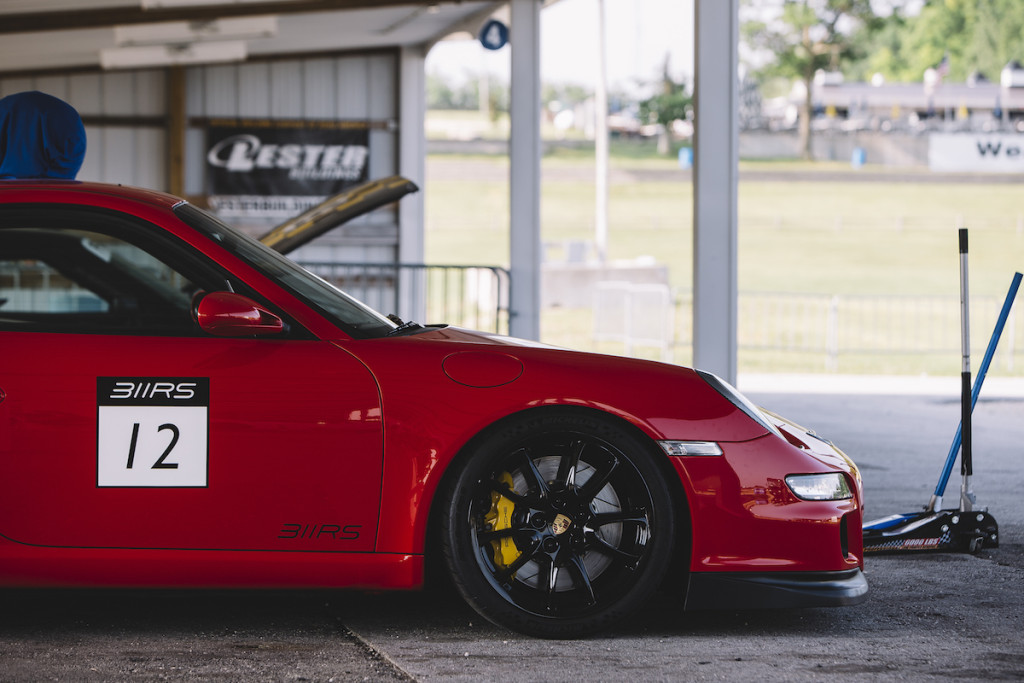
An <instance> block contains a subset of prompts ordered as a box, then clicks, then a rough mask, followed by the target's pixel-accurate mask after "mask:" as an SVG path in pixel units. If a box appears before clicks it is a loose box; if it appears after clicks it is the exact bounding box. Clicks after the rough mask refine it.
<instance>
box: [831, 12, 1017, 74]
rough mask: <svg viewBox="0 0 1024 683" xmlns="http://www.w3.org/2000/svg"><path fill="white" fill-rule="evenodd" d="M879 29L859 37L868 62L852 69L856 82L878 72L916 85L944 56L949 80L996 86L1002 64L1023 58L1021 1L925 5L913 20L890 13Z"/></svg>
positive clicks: (912, 17) (910, 17)
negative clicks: (974, 77) (978, 79)
mask: <svg viewBox="0 0 1024 683" xmlns="http://www.w3.org/2000/svg"><path fill="white" fill-rule="evenodd" d="M879 24H880V25H881V28H880V30H877V31H875V32H873V33H868V32H862V34H860V39H861V40H862V42H863V44H864V46H865V48H866V49H865V53H866V54H867V57H865V59H864V60H863V61H861V62H860V63H858V64H856V65H854V66H853V67H852V69H851V73H852V74H853V75H854V76H855V77H856V78H857V79H859V80H867V79H868V78H870V77H871V75H872V74H874V73H880V74H882V75H883V76H885V78H886V79H887V80H890V81H896V82H920V81H921V79H922V78H923V76H924V72H925V71H926V70H927V69H929V68H932V67H935V66H936V65H937V64H939V63H940V62H942V61H943V60H944V59H946V57H947V56H948V61H947V62H946V64H947V66H948V72H947V73H946V78H947V79H948V80H952V81H964V80H966V79H967V77H968V76H970V75H971V74H973V73H981V74H984V75H985V77H986V78H988V79H989V80H992V81H995V80H998V78H999V73H1000V71H1002V68H1003V67H1004V66H1005V65H1006V63H1007V62H1009V61H1010V60H1012V59H1021V58H1022V57H1024V12H1022V11H1021V3H1020V0H930V1H929V2H927V3H926V4H925V5H924V6H923V7H922V8H921V11H920V12H919V13H917V14H916V15H914V16H904V15H903V14H901V13H900V12H894V13H893V14H892V15H890V16H888V17H886V18H884V19H883V20H880V22H879Z"/></svg>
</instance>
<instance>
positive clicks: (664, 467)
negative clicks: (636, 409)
mask: <svg viewBox="0 0 1024 683" xmlns="http://www.w3.org/2000/svg"><path fill="white" fill-rule="evenodd" d="M556 413H560V414H565V415H571V414H576V415H588V416H591V417H595V418H597V419H601V420H605V421H608V422H611V423H614V424H615V425H616V426H618V427H620V428H622V429H624V430H625V431H627V432H629V433H630V434H631V435H632V436H633V437H635V438H636V439H637V441H639V442H640V443H642V444H643V445H644V446H645V447H646V448H647V449H648V450H649V451H650V453H651V454H652V455H653V456H654V457H653V458H652V459H653V460H654V462H655V463H656V464H657V466H658V469H659V471H660V472H661V475H662V477H663V478H664V480H665V481H666V483H667V486H668V487H669V491H670V493H671V496H672V503H673V510H672V511H673V515H674V518H675V521H676V543H675V553H674V556H673V559H672V566H671V568H670V570H669V573H668V582H671V581H672V577H673V576H680V572H684V574H683V575H684V576H685V572H687V571H688V568H689V566H690V555H691V551H692V546H693V532H692V528H693V527H692V519H691V514H690V506H689V503H688V498H687V495H686V491H685V489H684V487H683V484H682V482H681V481H680V480H679V476H678V475H677V474H676V471H675V469H674V468H673V467H672V464H671V462H669V459H668V457H669V456H667V455H666V454H665V453H664V451H662V450H661V448H660V447H659V446H658V444H657V443H656V442H655V441H654V439H653V438H651V436H650V435H649V434H647V433H646V432H644V430H642V429H640V428H639V427H638V426H637V425H636V424H634V423H633V422H630V421H629V420H627V419H625V418H623V417H622V416H620V415H616V414H614V413H610V412H607V411H604V410H600V409H598V408H592V407H589V406H576V405H565V404H558V405H546V406H537V407H532V408H527V409H525V410H521V411H519V412H515V413H512V414H510V415H506V416H504V417H502V418H500V419H498V420H496V421H494V422H492V423H491V424H489V425H487V426H486V427H484V428H483V429H481V430H480V431H479V432H477V433H476V434H475V435H473V436H472V437H471V438H470V439H469V440H468V441H466V443H465V444H463V445H462V447H461V448H460V449H459V450H458V452H457V453H456V454H455V456H454V457H453V458H452V459H451V461H450V462H449V463H448V465H447V466H446V467H445V471H444V472H443V473H442V474H441V477H440V479H439V480H438V483H437V486H436V488H435V489H434V496H433V497H432V499H431V501H430V509H429V512H428V517H427V523H426V538H425V542H424V551H423V552H424V568H425V572H426V581H427V584H428V585H438V584H445V583H447V581H446V578H445V577H446V576H447V575H446V573H445V571H444V566H443V565H444V563H443V558H442V557H441V553H440V552H439V546H440V538H439V534H440V532H441V529H440V522H439V519H440V517H441V508H442V507H443V505H444V501H443V500H442V498H443V495H442V492H443V491H445V490H446V488H447V485H448V483H449V482H450V480H451V479H452V478H454V477H457V476H458V475H459V472H460V470H461V468H462V467H463V464H464V463H465V462H466V460H467V459H468V458H469V457H470V454H471V453H472V452H473V451H474V449H475V448H476V446H477V445H478V444H479V443H481V442H482V441H484V440H486V439H487V438H488V437H490V436H491V435H492V434H494V433H495V432H497V431H500V430H501V429H504V428H506V427H508V426H509V425H511V424H513V423H515V422H517V421H527V420H530V419H533V418H536V417H540V416H541V415H544V416H547V415H551V414H556ZM685 583H686V582H685V581H681V582H680V587H685Z"/></svg>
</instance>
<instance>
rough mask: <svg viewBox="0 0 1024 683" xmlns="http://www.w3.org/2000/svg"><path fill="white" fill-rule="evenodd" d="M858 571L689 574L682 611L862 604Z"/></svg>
mask: <svg viewBox="0 0 1024 683" xmlns="http://www.w3.org/2000/svg"><path fill="white" fill-rule="evenodd" d="M867 595H868V582H867V579H866V578H864V572H862V571H861V570H860V569H847V570H842V571H829V572H690V579H689V583H688V586H687V590H686V601H685V603H684V605H683V609H684V610H686V611H690V610H701V609H765V608H773V607H774V608H792V607H841V606H844V605H856V604H859V603H861V602H864V601H865V600H866V599H867Z"/></svg>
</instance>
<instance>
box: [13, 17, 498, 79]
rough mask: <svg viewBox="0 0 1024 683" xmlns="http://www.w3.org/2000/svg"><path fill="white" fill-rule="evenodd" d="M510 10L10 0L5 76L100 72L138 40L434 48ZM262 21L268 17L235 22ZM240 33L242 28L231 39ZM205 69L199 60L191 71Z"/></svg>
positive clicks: (172, 47) (253, 48) (263, 52)
mask: <svg viewBox="0 0 1024 683" xmlns="http://www.w3.org/2000/svg"><path fill="white" fill-rule="evenodd" d="M504 5H505V3H504V2H495V1H493V0H459V1H455V2H452V1H447V2H444V1H440V2H439V1H432V2H423V1H421V2H410V1H409V0H403V1H398V0H233V1H232V0H4V2H0V35H2V40H0V76H10V75H13V74H15V73H19V72H39V71H51V70H52V71H55V72H56V71H68V70H77V69H89V68H98V67H100V66H101V54H102V53H103V51H104V50H111V49H114V48H118V47H122V48H124V47H132V46H133V45H131V44H130V43H133V42H134V44H135V46H139V45H149V46H160V48H159V49H166V50H167V51H168V53H169V54H173V53H174V52H175V51H177V54H182V55H184V54H185V53H186V52H187V51H188V50H189V49H191V48H193V47H194V46H196V45H200V46H201V47H203V48H204V49H206V48H209V45H210V44H211V43H217V44H224V43H228V42H231V43H233V44H235V47H236V48H237V47H238V44H239V43H240V44H241V45H243V47H242V48H241V49H242V50H243V52H244V54H245V55H247V56H251V57H263V56H271V55H296V54H304V53H305V54H308V53H314V52H335V51H339V50H365V49H373V48H384V47H395V46H412V45H427V46H429V45H431V44H433V43H435V42H437V41H439V40H441V39H443V38H445V37H446V36H449V35H451V34H453V33H458V32H460V31H469V32H475V31H476V30H477V29H478V28H479V26H480V25H481V24H482V23H483V21H485V20H486V18H487V17H489V16H490V15H491V14H493V13H494V12H496V11H498V10H499V9H501V8H502V7H503V6H504ZM259 17H266V18H267V19H266V20H264V21H263V22H252V21H248V22H242V21H239V20H242V19H248V20H252V19H253V18H259ZM254 23H256V24H259V25H260V26H261V28H262V30H261V31H260V32H259V33H257V34H255V35H246V34H245V33H244V26H246V25H253V24H254ZM239 26H242V27H243V30H242V31H241V32H239V33H238V34H237V35H235V33H234V32H235V31H236V29H237V28H238V27H239ZM128 27H131V28H128ZM267 27H272V30H268V29H267ZM140 32H141V34H142V36H143V37H141V38H140V37H139V34H140ZM268 34H269V35H268ZM126 36H128V37H127V38H126ZM209 49H210V50H213V51H215V50H214V48H209ZM225 54H226V53H225ZM235 58H236V59H237V57H235ZM200 62H201V55H200V56H199V58H198V59H197V61H191V62H187V63H200ZM169 63H173V62H169Z"/></svg>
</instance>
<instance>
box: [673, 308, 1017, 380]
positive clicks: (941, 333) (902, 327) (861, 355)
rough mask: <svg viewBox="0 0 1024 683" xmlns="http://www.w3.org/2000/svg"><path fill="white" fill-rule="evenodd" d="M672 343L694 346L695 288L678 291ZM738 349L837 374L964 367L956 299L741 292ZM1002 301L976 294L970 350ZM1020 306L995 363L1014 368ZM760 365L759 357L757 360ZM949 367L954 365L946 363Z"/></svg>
mask: <svg viewBox="0 0 1024 683" xmlns="http://www.w3.org/2000/svg"><path fill="white" fill-rule="evenodd" d="M675 303H676V316H677V319H682V320H683V321H684V326H682V327H677V328H676V334H677V336H676V339H675V340H674V344H675V345H676V346H677V347H678V346H689V345H690V344H691V343H692V342H691V340H692V334H691V330H690V325H691V320H692V310H693V300H692V295H691V294H690V293H689V292H683V293H679V294H677V296H676V302H675ZM738 303H739V306H738V315H739V321H738V327H739V330H738V338H739V339H738V348H739V352H740V354H741V359H742V357H743V356H744V355H745V356H747V357H748V358H750V359H756V358H758V357H760V358H761V361H760V362H761V363H768V364H771V363H773V362H775V363H778V362H780V359H783V360H782V363H783V364H786V361H785V360H784V359H785V358H786V357H787V356H788V357H790V359H794V358H797V357H802V363H803V365H804V369H807V370H817V371H821V370H824V371H827V372H836V371H840V370H846V371H854V372H863V371H873V372H878V373H886V372H900V371H901V370H902V371H905V372H907V371H913V372H928V371H934V370H937V369H938V368H946V366H949V367H952V368H953V369H954V370H955V371H958V370H959V359H960V300H959V298H958V297H955V296H952V297H922V296H860V295H813V294H781V293H749V292H748V293H741V294H740V297H739V302H738ZM1002 305H1003V299H1002V298H1000V297H983V296H972V297H971V319H970V324H971V347H972V355H975V356H976V358H978V359H980V357H981V354H982V353H983V352H984V350H985V348H986V347H987V345H988V341H989V337H990V335H991V334H992V330H993V328H994V327H995V323H996V320H997V318H998V317H999V312H1000V310H1001V308H1002ZM1018 318H1019V316H1017V315H1016V309H1015V308H1014V309H1013V310H1011V312H1010V317H1009V319H1008V320H1007V323H1006V328H1005V330H1004V332H1003V336H1002V339H1001V340H1000V344H999V348H998V354H997V356H996V359H997V360H996V364H997V366H998V367H999V368H1001V369H1003V370H1005V371H1007V372H1010V373H1012V372H1014V371H1015V369H1016V367H1015V365H1016V364H1015V360H1016V356H1017V355H1019V354H1020V353H1022V351H1024V349H1021V348H1018V344H1019V343H1020V342H1021V340H1024V334H1022V332H1024V330H1022V329H1021V328H1022V324H1024V319H1018ZM755 362H757V361H755ZM947 369H948V368H947Z"/></svg>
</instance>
